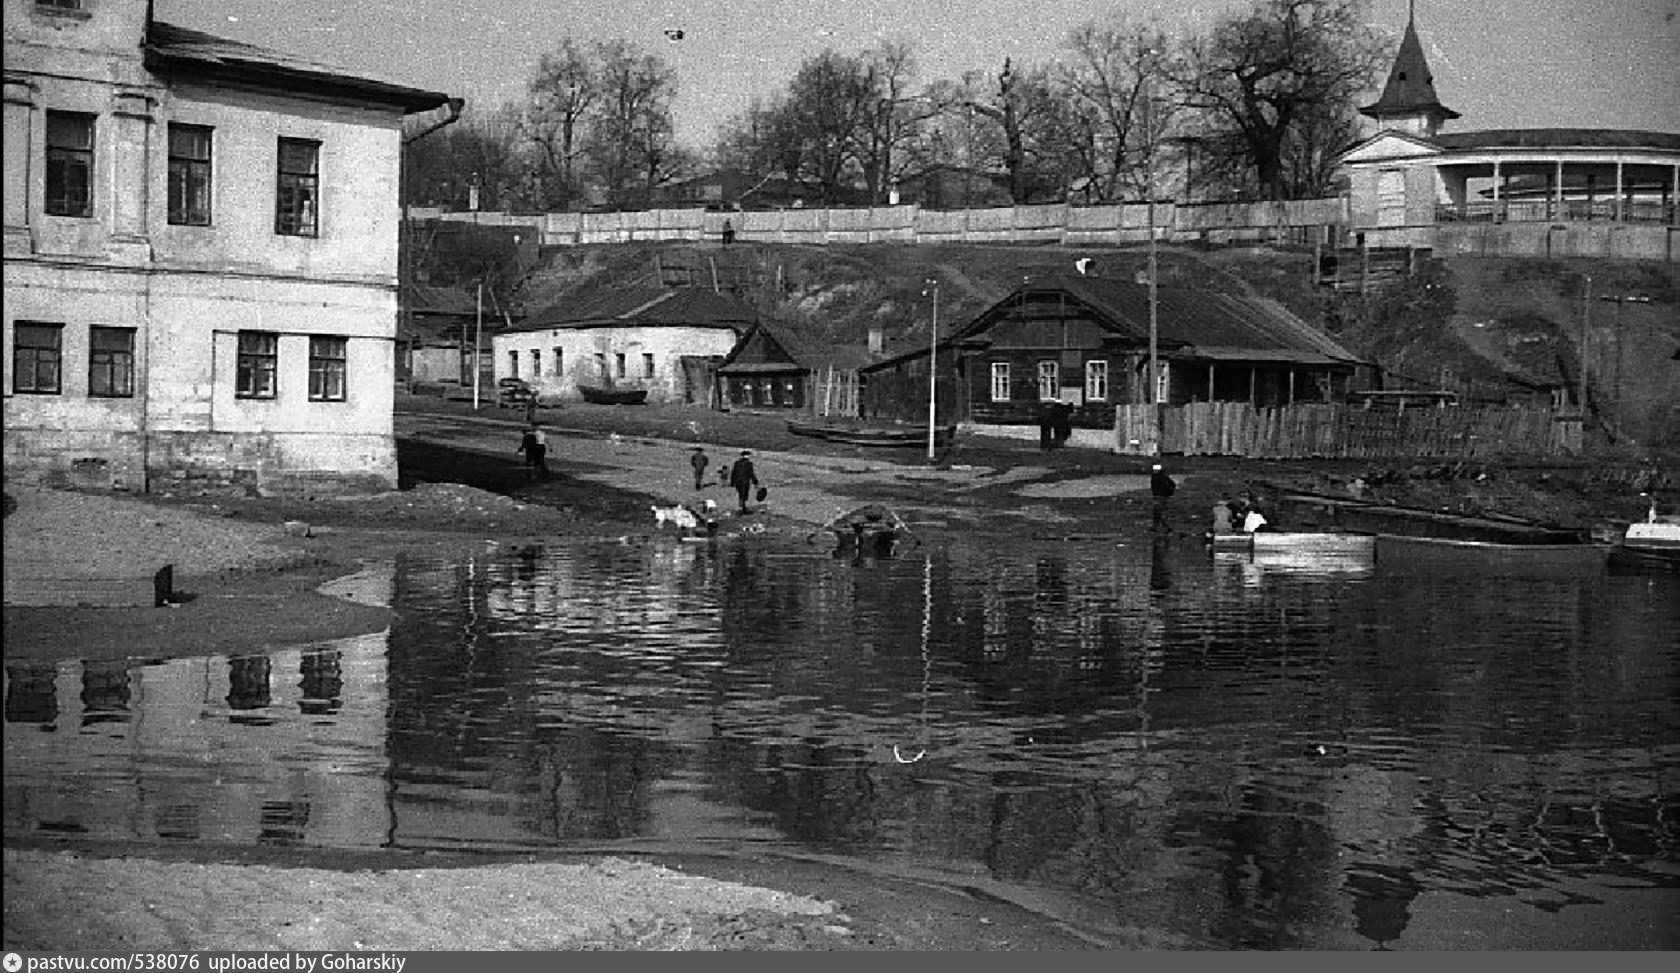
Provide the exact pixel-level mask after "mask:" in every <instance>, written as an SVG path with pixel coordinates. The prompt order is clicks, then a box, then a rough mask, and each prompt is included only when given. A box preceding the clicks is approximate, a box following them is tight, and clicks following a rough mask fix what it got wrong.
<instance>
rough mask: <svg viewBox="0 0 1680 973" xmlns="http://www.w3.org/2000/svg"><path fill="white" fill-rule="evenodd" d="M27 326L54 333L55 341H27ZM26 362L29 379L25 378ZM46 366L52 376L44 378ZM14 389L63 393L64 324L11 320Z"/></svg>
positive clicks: (53, 393) (44, 393)
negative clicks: (43, 372) (48, 342)
mask: <svg viewBox="0 0 1680 973" xmlns="http://www.w3.org/2000/svg"><path fill="white" fill-rule="evenodd" d="M25 329H28V330H29V331H30V332H32V333H34V332H39V333H42V334H49V333H50V334H51V335H52V343H51V344H50V345H49V344H45V343H42V344H28V345H26V344H24V343H23V341H22V340H21V339H22V338H23V335H24V331H25ZM25 365H27V366H28V370H27V374H28V375H29V381H27V382H26V381H24V375H25V374H26V372H25ZM43 369H50V370H51V371H50V375H51V377H50V379H48V380H47V381H42V371H43ZM12 391H13V392H14V393H16V394H18V395H63V394H64V325H63V324H62V323H59V322H54V321H14V322H12Z"/></svg>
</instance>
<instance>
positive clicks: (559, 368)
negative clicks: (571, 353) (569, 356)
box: [554, 345, 566, 378]
mask: <svg viewBox="0 0 1680 973" xmlns="http://www.w3.org/2000/svg"><path fill="white" fill-rule="evenodd" d="M565 366H566V349H565V348H563V347H561V346H560V345H555V346H554V377H555V378H559V377H560V376H561V375H563V374H565V371H566V368H565Z"/></svg>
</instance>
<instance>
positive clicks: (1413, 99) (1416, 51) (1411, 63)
mask: <svg viewBox="0 0 1680 973" xmlns="http://www.w3.org/2000/svg"><path fill="white" fill-rule="evenodd" d="M1359 111H1360V113H1361V114H1364V115H1369V116H1371V117H1373V118H1381V117H1383V116H1385V115H1400V114H1406V113H1410V112H1417V111H1427V112H1433V113H1436V114H1439V115H1441V116H1442V117H1443V118H1457V117H1458V112H1455V111H1453V110H1452V109H1451V108H1448V107H1447V106H1445V105H1443V104H1441V99H1440V98H1439V97H1437V96H1436V94H1435V77H1434V75H1432V74H1430V73H1429V61H1428V60H1427V59H1426V58H1425V57H1424V56H1423V44H1422V43H1421V42H1420V41H1419V40H1418V35H1417V27H1416V26H1415V25H1414V24H1413V23H1412V20H1411V18H1410V17H1408V18H1407V19H1406V34H1405V36H1404V37H1402V38H1400V50H1399V51H1398V52H1397V53H1396V54H1395V55H1394V66H1393V67H1391V68H1389V71H1388V83H1387V84H1385V85H1383V90H1382V96H1381V97H1379V98H1378V99H1377V100H1376V101H1374V102H1372V103H1371V104H1369V105H1366V106H1365V107H1364V108H1361V109H1359Z"/></svg>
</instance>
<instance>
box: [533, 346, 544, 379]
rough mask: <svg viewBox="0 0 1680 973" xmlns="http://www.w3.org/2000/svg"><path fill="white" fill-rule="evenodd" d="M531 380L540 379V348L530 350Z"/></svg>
mask: <svg viewBox="0 0 1680 973" xmlns="http://www.w3.org/2000/svg"><path fill="white" fill-rule="evenodd" d="M531 378H532V379H533V380H535V379H539V378H542V349H541V348H532V349H531Z"/></svg>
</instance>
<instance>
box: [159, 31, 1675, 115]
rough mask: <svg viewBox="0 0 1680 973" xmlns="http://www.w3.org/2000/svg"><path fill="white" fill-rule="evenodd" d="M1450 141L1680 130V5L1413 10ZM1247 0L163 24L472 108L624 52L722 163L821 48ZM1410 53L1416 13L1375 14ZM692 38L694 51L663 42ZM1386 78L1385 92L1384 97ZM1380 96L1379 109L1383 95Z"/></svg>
mask: <svg viewBox="0 0 1680 973" xmlns="http://www.w3.org/2000/svg"><path fill="white" fill-rule="evenodd" d="M1414 2H1415V4H1416V10H1417V26H1418V35H1419V37H1420V39H1421V40H1422V41H1423V46H1424V53H1425V54H1426V56H1427V57H1428V59H1429V65H1430V68H1431V70H1432V71H1433V73H1434V76H1435V90H1436V93H1437V94H1438V95H1439V96H1440V98H1441V101H1442V102H1443V103H1444V104H1445V105H1446V106H1447V107H1449V108H1452V109H1454V110H1455V111H1458V112H1459V113H1461V115H1462V116H1463V117H1461V118H1459V119H1457V120H1456V121H1452V122H1449V123H1448V126H1449V127H1448V128H1447V129H1446V131H1449V132H1465V131H1475V130H1479V129H1490V128H1542V127H1589V128H1625V129H1647V130H1656V131H1666V132H1680V0H1414ZM1234 5H1236V6H1246V4H1244V3H1242V2H1241V0H1107V2H1095V0H821V2H817V0H712V2H710V3H708V2H704V0H686V2H685V0H550V2H545V3H535V2H522V0H496V2H491V0H484V2H479V3H473V2H465V0H360V2H354V3H352V2H340V0H156V15H157V17H158V19H160V20H164V21H167V22H169V23H172V24H175V25H176V26H180V27H188V28H192V29H195V30H202V31H205V32H207V33H212V34H216V35H219V36H222V37H226V38H230V39H233V40H239V41H245V42H247V43H252V44H259V45H262V46H264V47H269V48H273V49H276V50H281V51H285V52H287V53H290V54H295V55H299V56H302V57H306V58H310V59H313V60H318V61H324V62H326V63H328V64H333V65H340V66H342V67H344V68H345V69H347V70H348V71H350V72H351V73H354V74H359V75H364V76H367V77H371V78H375V79H377V80H381V81H390V82H395V83H398V84H406V85H412V86H414V87H418V88H424V89H427V90H431V91H441V92H444V93H446V94H449V95H452V96H459V97H463V98H465V99H467V102H468V105H469V110H470V109H471V107H472V106H474V105H478V106H489V105H495V104H499V103H505V102H510V101H517V100H519V99H520V98H521V97H522V96H523V94H524V90H525V87H526V85H527V83H528V82H529V80H530V78H531V76H532V75H533V74H534V72H535V70H536V66H537V62H538V59H539V58H540V57H541V55H542V54H543V53H544V52H545V51H550V50H553V49H554V48H555V47H556V46H558V44H559V42H560V40H561V39H562V38H564V37H568V36H570V37H574V38H577V39H579V40H589V39H611V38H622V39H625V40H628V41H632V42H635V43H637V44H640V45H641V46H642V47H643V48H644V49H646V50H648V51H650V52H652V53H656V54H658V55H660V56H661V57H664V58H665V59H666V60H667V62H668V63H670V64H671V65H672V66H673V67H674V68H675V69H676V70H677V73H678V76H679V85H680V90H679V93H678V98H677V104H676V114H677V134H678V137H679V138H680V139H682V140H683V141H684V142H686V143H688V144H690V145H691V146H694V147H696V148H708V147H710V146H711V144H712V143H713V142H714V136H715V133H716V131H717V129H718V128H719V126H721V125H723V124H724V123H725V122H727V121H728V120H729V119H730V118H731V117H733V116H735V115H738V114H740V113H741V112H743V111H745V110H746V109H747V108H748V106H749V105H750V103H751V100H752V98H753V97H755V96H759V97H768V96H771V95H773V94H775V93H776V92H777V91H779V90H782V89H783V88H784V87H785V86H786V84H787V82H788V80H789V79H791V78H792V76H793V74H794V72H795V71H796V70H797V69H798V67H799V64H800V63H801V62H802V61H803V60H804V59H806V58H808V57H812V56H814V55H816V54H819V53H821V52H822V50H823V49H824V48H833V49H834V50H836V51H838V52H841V53H845V54H855V53H858V52H859V51H862V50H864V49H865V48H868V47H871V46H873V45H875V44H878V43H880V42H881V41H899V42H905V43H908V44H909V45H910V46H911V47H912V49H913V51H914V52H915V55H916V58H917V64H918V79H917V80H918V82H919V83H925V82H927V81H930V80H933V79H936V78H953V79H954V78H956V77H958V76H960V75H961V74H962V73H963V72H964V71H968V70H973V69H980V70H987V71H990V72H992V73H993V74H995V73H996V72H997V70H998V68H999V67H1001V65H1002V63H1003V59H1004V57H1005V56H1008V57H1012V58H1014V59H1015V60H1016V62H1017V63H1027V64H1042V63H1047V62H1050V61H1052V60H1055V59H1056V58H1058V57H1059V56H1061V48H1062V44H1063V41H1064V40H1065V38H1066V37H1067V35H1068V33H1069V32H1070V31H1071V30H1072V29H1073V28H1075V27H1077V26H1078V25H1080V24H1082V23H1085V22H1088V21H1092V20H1098V19H1102V18H1105V17H1108V16H1110V15H1113V14H1116V13H1117V14H1120V15H1123V16H1125V17H1127V18H1130V19H1148V18H1150V17H1157V18H1159V19H1160V21H1161V22H1162V24H1163V26H1166V27H1168V28H1169V29H1171V28H1173V27H1175V26H1186V27H1190V28H1194V27H1195V26H1197V25H1205V24H1207V23H1210V22H1211V21H1212V20H1213V19H1215V18H1216V17H1217V16H1218V14H1219V13H1220V12H1221V11H1223V10H1226V9H1230V8H1231V7H1232V6H1234ZM1367 9H1368V10H1369V14H1370V16H1369V18H1368V20H1369V22H1370V23H1371V24H1372V25H1373V26H1374V27H1375V28H1377V29H1378V30H1380V31H1382V32H1383V33H1384V34H1385V35H1386V36H1388V37H1389V38H1390V39H1391V42H1392V44H1393V45H1395V46H1398V44H1399V42H1400V36H1401V33H1402V32H1403V31H1404V29H1405V25H1406V11H1407V0H1368V2H1367ZM676 30H681V31H682V32H683V37H682V40H680V41H672V40H670V39H668V38H667V36H666V32H667V31H676ZM1381 83H1382V79H1381V78H1379V79H1378V80H1377V85H1378V86H1380V85H1381ZM1376 93H1377V92H1376V91H1375V90H1373V91H1372V93H1371V94H1372V99H1373V100H1374V98H1375V96H1376Z"/></svg>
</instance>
